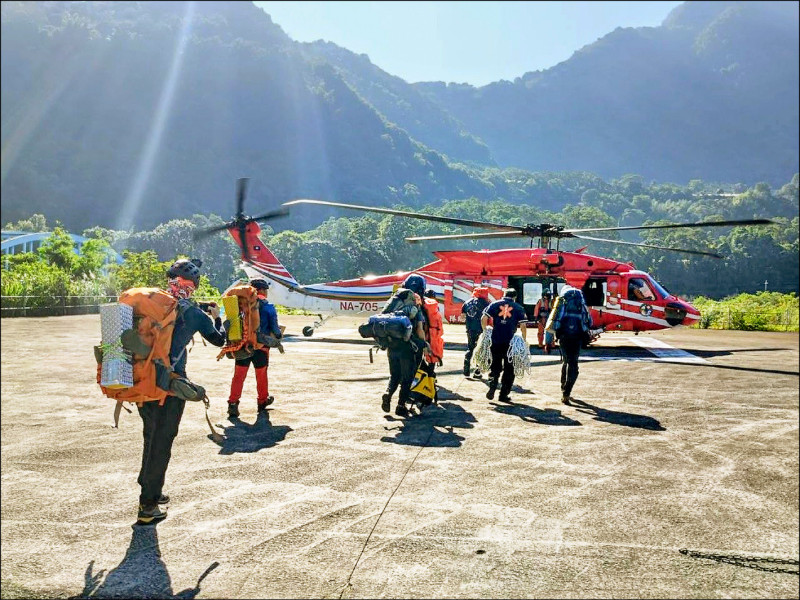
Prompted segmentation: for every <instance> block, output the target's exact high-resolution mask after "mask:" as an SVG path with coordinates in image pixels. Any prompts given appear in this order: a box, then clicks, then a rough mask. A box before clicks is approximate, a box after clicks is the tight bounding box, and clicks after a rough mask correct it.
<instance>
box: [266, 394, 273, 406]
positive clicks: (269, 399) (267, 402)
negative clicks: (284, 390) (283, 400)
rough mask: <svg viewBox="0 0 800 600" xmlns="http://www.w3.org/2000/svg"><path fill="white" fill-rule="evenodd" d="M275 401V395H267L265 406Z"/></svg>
mask: <svg viewBox="0 0 800 600" xmlns="http://www.w3.org/2000/svg"><path fill="white" fill-rule="evenodd" d="M273 402H275V397H274V396H267V399H266V401H265V402H264V406H269V405H270V404H272V403H273Z"/></svg>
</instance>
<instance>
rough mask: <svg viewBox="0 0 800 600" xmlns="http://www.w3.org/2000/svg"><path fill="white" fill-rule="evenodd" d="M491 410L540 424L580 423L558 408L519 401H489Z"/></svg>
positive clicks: (573, 424)
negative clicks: (537, 406)
mask: <svg viewBox="0 0 800 600" xmlns="http://www.w3.org/2000/svg"><path fill="white" fill-rule="evenodd" d="M489 406H491V408H492V410H494V411H495V412H499V413H502V414H504V415H513V416H515V417H519V418H520V419H522V420H523V421H526V422H528V423H539V424H541V425H567V426H575V425H580V424H581V422H580V421H576V420H575V419H571V418H569V417H567V416H565V415H563V414H562V413H561V411H560V410H556V409H555V408H536V407H535V406H529V405H528V404H521V403H519V402H509V403H507V404H506V403H499V402H490V403H489Z"/></svg>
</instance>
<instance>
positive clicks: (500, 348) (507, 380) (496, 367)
mask: <svg viewBox="0 0 800 600" xmlns="http://www.w3.org/2000/svg"><path fill="white" fill-rule="evenodd" d="M510 344H511V342H506V343H505V344H492V366H491V368H490V369H489V379H490V380H491V381H490V382H489V385H490V386H491V385H492V382H494V385H493V386H492V387H495V388H496V387H497V380H498V378H499V377H500V371H502V372H503V378H502V380H501V382H500V395H501V396H508V394H509V393H510V392H511V386H512V385H514V363H512V362H511V361H510V360H508V347H509V345H510Z"/></svg>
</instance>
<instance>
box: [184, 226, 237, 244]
mask: <svg viewBox="0 0 800 600" xmlns="http://www.w3.org/2000/svg"><path fill="white" fill-rule="evenodd" d="M230 228H231V224H230V223H225V224H224V225H214V226H213V227H207V228H205V229H198V230H196V231H193V232H192V238H193V239H195V240H202V239H205V238H207V237H208V236H210V235H214V234H215V233H219V232H220V231H225V230H226V229H230Z"/></svg>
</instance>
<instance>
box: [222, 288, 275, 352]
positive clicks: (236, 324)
mask: <svg viewBox="0 0 800 600" xmlns="http://www.w3.org/2000/svg"><path fill="white" fill-rule="evenodd" d="M221 301H222V306H224V307H225V317H226V319H227V320H228V321H229V322H230V324H229V326H228V343H226V344H225V345H224V346H223V347H222V350H221V351H220V353H219V355H218V356H217V360H219V359H221V358H222V357H223V356H227V357H228V358H233V359H240V358H247V357H248V356H252V354H253V352H254V351H255V350H260V349H261V348H263V347H264V344H262V343H261V342H259V341H258V328H259V326H260V325H261V316H260V315H259V312H258V292H257V291H256V288H254V287H253V286H252V285H249V284H246V283H245V284H241V285H236V286H234V287H232V288H231V289H229V290H228V291H227V292H225V295H224V296H222V299H221Z"/></svg>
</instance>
